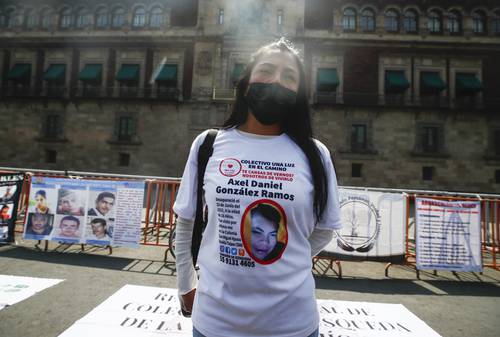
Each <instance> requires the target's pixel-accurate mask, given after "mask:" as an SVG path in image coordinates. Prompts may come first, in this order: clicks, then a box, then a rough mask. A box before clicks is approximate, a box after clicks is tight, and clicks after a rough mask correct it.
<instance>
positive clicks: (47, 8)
mask: <svg viewBox="0 0 500 337" xmlns="http://www.w3.org/2000/svg"><path fill="white" fill-rule="evenodd" d="M45 11H48V13H50V14H54V12H55V10H54V7H51V6H49V5H43V6H41V7H39V8H38V10H37V12H36V13H37V14H38V15H42V13H44V12H45Z"/></svg>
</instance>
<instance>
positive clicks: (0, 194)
mask: <svg viewBox="0 0 500 337" xmlns="http://www.w3.org/2000/svg"><path fill="white" fill-rule="evenodd" d="M23 180H24V175H23V174H22V173H19V174H0V243H5V242H12V241H14V226H15V225H16V219H17V207H18V204H19V196H20V195H21V188H22V185H23Z"/></svg>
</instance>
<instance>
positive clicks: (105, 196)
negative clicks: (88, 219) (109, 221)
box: [87, 192, 116, 217]
mask: <svg viewBox="0 0 500 337" xmlns="http://www.w3.org/2000/svg"><path fill="white" fill-rule="evenodd" d="M115 199H116V198H115V195H114V194H113V193H111V192H101V193H99V195H98V196H97V198H96V199H95V207H93V208H91V209H89V211H88V212H87V215H91V216H99V217H112V216H111V215H112V210H113V206H114V205H115Z"/></svg>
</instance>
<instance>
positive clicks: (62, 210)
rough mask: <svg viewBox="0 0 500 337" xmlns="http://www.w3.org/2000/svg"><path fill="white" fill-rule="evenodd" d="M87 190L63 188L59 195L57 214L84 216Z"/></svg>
mask: <svg viewBox="0 0 500 337" xmlns="http://www.w3.org/2000/svg"><path fill="white" fill-rule="evenodd" d="M86 194H87V191H86V190H77V189H64V188H61V189H59V191H58V195H57V214H64V215H74V216H83V215H85V211H84V209H85V196H86Z"/></svg>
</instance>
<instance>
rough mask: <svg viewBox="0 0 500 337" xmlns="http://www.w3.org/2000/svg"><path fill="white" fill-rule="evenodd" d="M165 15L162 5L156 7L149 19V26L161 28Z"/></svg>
mask: <svg viewBox="0 0 500 337" xmlns="http://www.w3.org/2000/svg"><path fill="white" fill-rule="evenodd" d="M163 22H164V15H163V11H162V10H161V8H160V7H155V8H153V10H152V11H151V17H150V19H149V26H150V27H151V28H160V27H162V26H163Z"/></svg>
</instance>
